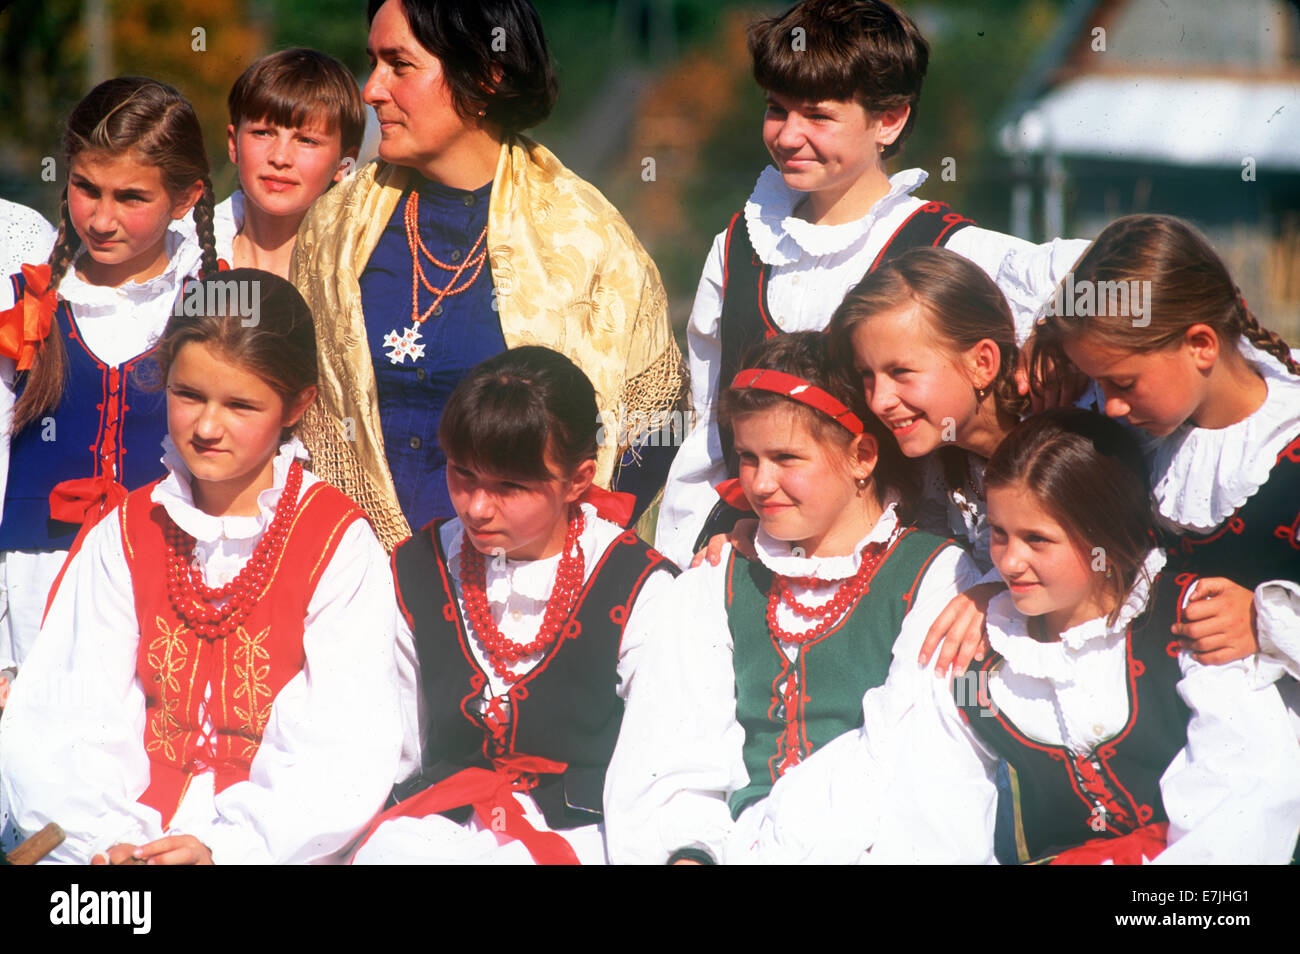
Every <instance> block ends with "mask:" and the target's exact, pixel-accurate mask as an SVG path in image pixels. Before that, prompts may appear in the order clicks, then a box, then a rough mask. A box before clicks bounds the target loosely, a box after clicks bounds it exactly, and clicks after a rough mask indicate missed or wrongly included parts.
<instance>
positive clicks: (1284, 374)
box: [1151, 339, 1300, 730]
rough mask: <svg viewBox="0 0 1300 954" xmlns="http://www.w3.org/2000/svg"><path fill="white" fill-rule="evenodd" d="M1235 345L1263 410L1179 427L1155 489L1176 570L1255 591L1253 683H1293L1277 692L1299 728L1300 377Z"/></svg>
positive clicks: (1162, 455) (1164, 443)
mask: <svg viewBox="0 0 1300 954" xmlns="http://www.w3.org/2000/svg"><path fill="white" fill-rule="evenodd" d="M1239 347H1240V350H1241V353H1242V355H1243V356H1244V357H1245V358H1246V359H1247V360H1248V361H1249V362H1250V363H1251V364H1252V365H1253V366H1254V367H1255V369H1256V370H1257V371H1258V372H1259V373H1260V375H1261V376H1262V377H1263V379H1264V383H1265V384H1266V385H1267V388H1268V395H1267V397H1266V398H1265V399H1264V403H1263V404H1262V405H1261V406H1260V407H1259V408H1258V409H1257V410H1256V411H1255V412H1254V413H1253V414H1251V415H1249V416H1248V417H1247V418H1245V419H1244V420H1242V421H1238V422H1237V423H1236V424H1232V425H1229V426H1228V427H1223V428H1218V429H1216V430H1210V429H1206V428H1199V427H1192V426H1190V425H1184V426H1183V427H1180V428H1178V429H1177V430H1175V431H1174V432H1173V433H1172V434H1170V435H1169V436H1168V437H1165V438H1161V439H1160V440H1158V441H1157V442H1156V444H1155V449H1154V455H1153V460H1152V464H1151V473H1152V481H1151V482H1152V486H1153V488H1154V492H1155V498H1156V510H1157V515H1158V519H1159V520H1160V521H1161V523H1162V524H1164V526H1165V527H1167V528H1168V529H1170V530H1172V531H1174V532H1176V533H1179V534H1181V539H1180V540H1179V541H1178V543H1177V544H1176V545H1175V546H1174V547H1173V548H1172V550H1171V559H1172V561H1173V563H1174V564H1175V565H1177V566H1178V567H1179V568H1180V569H1185V570H1187V571H1189V572H1193V573H1195V574H1196V575H1197V576H1199V577H1225V578H1227V579H1230V580H1232V581H1233V582H1234V583H1236V584H1237V585H1238V586H1243V587H1245V588H1247V589H1252V590H1254V591H1255V604H1254V605H1255V618H1256V624H1257V629H1258V634H1259V647H1260V655H1259V661H1260V668H1259V676H1260V678H1261V679H1263V680H1266V681H1270V680H1272V679H1276V678H1278V676H1279V675H1281V674H1282V673H1283V672H1285V673H1286V674H1287V675H1289V676H1290V677H1291V678H1290V679H1289V680H1284V681H1283V682H1282V683H1279V686H1278V688H1279V691H1281V692H1282V693H1283V695H1284V697H1286V698H1287V700H1288V703H1289V704H1290V705H1291V708H1292V711H1293V718H1294V719H1295V720H1296V724H1297V729H1298V730H1300V686H1298V685H1297V684H1296V681H1295V680H1297V679H1300V500H1298V495H1297V490H1296V488H1297V487H1300V378H1297V377H1296V376H1295V375H1293V374H1291V373H1290V371H1288V370H1287V369H1286V368H1285V366H1283V365H1282V363H1281V362H1279V361H1278V360H1277V359H1276V358H1274V357H1273V356H1272V355H1270V354H1267V353H1266V352H1263V351H1260V350H1258V349H1257V348H1255V347H1254V346H1252V345H1251V344H1249V343H1248V342H1246V341H1245V340H1244V339H1243V340H1242V342H1241V343H1240V345H1239ZM1294 353H1295V354H1296V355H1300V351H1297V352H1294Z"/></svg>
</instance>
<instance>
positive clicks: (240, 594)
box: [164, 460, 302, 639]
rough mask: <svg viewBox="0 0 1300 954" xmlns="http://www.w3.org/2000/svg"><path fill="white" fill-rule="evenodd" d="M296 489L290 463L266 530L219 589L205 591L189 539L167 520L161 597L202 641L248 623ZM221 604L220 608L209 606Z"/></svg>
mask: <svg viewBox="0 0 1300 954" xmlns="http://www.w3.org/2000/svg"><path fill="white" fill-rule="evenodd" d="M301 487H302V464H301V463H299V462H298V461H296V460H295V461H294V462H293V464H292V466H290V468H289V476H288V477H287V478H286V479H285V482H284V490H283V491H281V493H280V501H279V503H277V504H276V505H275V516H274V517H273V518H272V519H271V525H270V526H269V527H267V528H266V532H265V533H263V534H262V539H261V540H258V541H257V547H256V548H255V549H254V550H253V555H252V556H251V557H249V558H248V561H247V562H246V563H245V564H244V566H243V569H241V570H240V571H239V573H238V574H237V575H236V576H235V578H234V579H233V580H231V581H230V582H229V583H227V584H226V585H225V586H215V587H214V586H208V585H207V584H206V583H204V582H203V569H202V567H200V566H199V564H198V561H197V560H195V559H194V538H193V537H192V536H190V535H189V534H188V533H186V532H185V531H184V530H182V529H181V528H180V527H178V526H176V524H175V523H174V522H172V520H171V518H170V517H169V518H168V519H167V526H166V528H165V531H164V532H165V535H166V539H167V597H168V598H169V599H170V600H171V604H172V608H173V609H175V610H176V613H177V615H179V616H180V618H181V619H183V620H184V621H185V624H186V625H187V626H189V628H190V629H192V630H194V631H195V632H196V633H198V635H199V636H201V637H202V638H203V639H224V638H226V637H227V636H230V635H233V634H234V632H235V630H236V629H238V628H239V625H240V624H241V623H243V621H244V620H245V619H247V618H248V614H249V613H251V612H252V610H253V607H254V606H255V605H257V600H258V598H259V596H260V595H261V592H262V589H263V587H264V586H265V584H266V581H267V579H268V577H269V575H270V572H271V567H272V566H274V565H275V563H276V561H277V560H278V558H279V556H280V552H281V551H282V550H283V549H284V543H285V540H286V538H287V537H288V535H289V525H290V523H292V522H293V516H294V514H295V513H297V511H298V491H299V489H300V488H301ZM222 600H225V601H226V603H225V605H224V606H220V607H218V606H214V605H213V604H214V603H219V602H221V601H222Z"/></svg>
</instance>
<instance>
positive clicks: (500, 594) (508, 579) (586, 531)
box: [444, 504, 606, 606]
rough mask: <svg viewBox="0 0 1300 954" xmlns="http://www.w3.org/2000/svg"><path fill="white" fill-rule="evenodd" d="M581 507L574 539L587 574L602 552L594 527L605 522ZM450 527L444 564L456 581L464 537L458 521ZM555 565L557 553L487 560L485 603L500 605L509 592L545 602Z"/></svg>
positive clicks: (558, 560)
mask: <svg viewBox="0 0 1300 954" xmlns="http://www.w3.org/2000/svg"><path fill="white" fill-rule="evenodd" d="M581 507H582V513H583V516H584V517H586V525H585V526H584V527H583V529H582V533H581V534H580V535H579V536H578V542H579V543H580V544H581V545H582V556H583V559H584V561H585V563H586V570H587V572H588V573H590V572H591V568H592V566H593V565H594V563H595V561H596V560H598V559H600V555H601V552H602V551H601V549H600V548H599V547H598V543H599V541H598V540H597V534H598V530H597V528H598V527H599V525H600V524H602V523H605V522H606V521H604V520H602V519H601V518H600V517H599V516H598V515H597V513H596V509H595V508H594V507H592V506H591V505H590V504H581ZM454 529H455V532H454V533H453V534H452V536H451V540H450V541H448V543H447V565H448V566H449V567H451V570H452V574H453V576H454V577H455V578H456V581H457V582H459V581H460V550H461V541H462V539H463V538H464V537H463V532H462V530H461V527H460V523H459V521H457V522H456V526H455V528H454ZM444 539H445V538H444ZM498 566H500V567H502V568H503V569H504V572H501V570H499V569H498ZM559 568H560V554H558V553H556V554H555V555H553V556H549V557H546V558H545V559H542V560H509V559H507V560H504V561H500V562H498V561H493V560H490V559H489V561H488V572H487V574H486V580H485V585H486V589H487V598H488V602H489V603H496V604H497V605H500V606H504V605H505V603H506V601H507V600H508V599H509V598H510V596H511V594H514V595H515V596H522V597H525V598H526V599H530V600H533V601H535V602H538V603H545V602H546V601H547V600H548V599H550V598H551V590H552V588H554V586H555V574H556V573H557V572H558V570H559Z"/></svg>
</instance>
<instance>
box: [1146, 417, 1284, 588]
mask: <svg viewBox="0 0 1300 954" xmlns="http://www.w3.org/2000/svg"><path fill="white" fill-rule="evenodd" d="M1169 566H1170V567H1171V568H1174V569H1176V570H1180V571H1187V572H1191V573H1195V574H1196V575H1197V576H1204V577H1211V576H1221V577H1226V578H1227V579H1229V580H1232V582H1234V583H1236V584H1237V585H1238V586H1243V587H1245V588H1246V589H1250V590H1253V589H1254V588H1255V587H1257V586H1259V585H1260V584H1261V583H1264V582H1267V581H1268V580H1293V581H1296V582H1300V435H1297V436H1296V438H1295V439H1294V440H1293V441H1291V443H1290V444H1289V445H1288V446H1287V447H1286V448H1285V449H1283V451H1282V452H1281V453H1280V454H1278V456H1277V462H1276V463H1275V464H1274V465H1273V469H1272V470H1271V471H1270V472H1269V475H1268V480H1267V481H1265V483H1264V485H1263V486H1262V487H1260V488H1259V489H1258V490H1257V491H1255V493H1254V494H1252V495H1251V496H1250V498H1249V499H1248V500H1247V501H1246V502H1245V503H1244V504H1242V505H1241V506H1240V507H1238V508H1237V510H1236V512H1235V513H1233V515H1232V516H1231V517H1229V518H1228V519H1227V520H1226V521H1224V523H1223V525H1222V526H1221V527H1219V528H1218V529H1216V530H1214V531H1213V532H1212V533H1208V534H1205V535H1203V536H1195V535H1187V536H1184V537H1182V538H1181V539H1180V540H1179V541H1178V542H1177V543H1175V544H1174V545H1173V546H1172V547H1170V548H1169Z"/></svg>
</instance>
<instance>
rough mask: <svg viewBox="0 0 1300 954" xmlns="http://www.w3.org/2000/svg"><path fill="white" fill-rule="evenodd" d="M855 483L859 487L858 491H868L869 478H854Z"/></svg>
mask: <svg viewBox="0 0 1300 954" xmlns="http://www.w3.org/2000/svg"><path fill="white" fill-rule="evenodd" d="M853 483H855V484H856V485H857V487H858V490H866V489H867V478H865V477H854V478H853Z"/></svg>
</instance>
